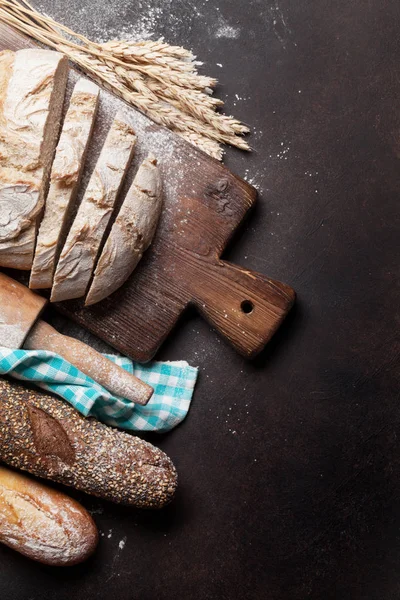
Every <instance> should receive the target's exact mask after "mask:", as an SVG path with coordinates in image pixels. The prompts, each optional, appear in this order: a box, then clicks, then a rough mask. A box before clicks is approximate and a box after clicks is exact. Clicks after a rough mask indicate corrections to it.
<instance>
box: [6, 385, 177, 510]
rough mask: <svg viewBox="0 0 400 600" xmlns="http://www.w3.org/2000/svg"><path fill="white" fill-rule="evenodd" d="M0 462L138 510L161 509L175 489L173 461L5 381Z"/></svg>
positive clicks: (142, 443) (56, 402)
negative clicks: (135, 507) (138, 508)
mask: <svg viewBox="0 0 400 600" xmlns="http://www.w3.org/2000/svg"><path fill="white" fill-rule="evenodd" d="M0 460H2V461H3V462H5V463H7V464H9V465H11V466H13V467H15V468H17V469H22V470H24V471H29V472H30V473H32V474H34V475H37V476H38V477H44V478H46V479H51V480H53V481H57V482H60V483H63V484H65V485H70V486H72V487H74V488H76V489H78V490H82V491H84V492H86V493H88V494H93V495H94V496H100V497H101V498H104V499H106V500H110V501H112V502H119V503H122V504H127V505H131V506H137V507H140V508H161V507H162V506H163V505H165V504H167V503H168V502H169V501H170V500H171V499H172V497H173V495H174V492H175V489H176V485H177V476H176V471H175V468H174V466H173V464H172V462H171V460H170V459H169V458H168V457H167V456H166V455H165V454H164V453H163V452H161V450H159V449H158V448H155V447H154V446H152V445H151V444H149V443H147V442H145V441H143V440H141V439H140V438H138V437H134V436H132V435H129V434H127V433H122V432H120V431H118V430H116V429H113V428H111V427H107V426H106V425H103V424H102V423H99V422H98V421H95V420H94V419H85V418H84V417H82V416H81V415H80V414H79V413H78V412H77V411H76V410H75V409H73V408H72V407H71V406H69V405H68V404H66V403H65V402H63V401H61V400H58V399H57V398H54V397H52V396H49V395H45V394H43V393H40V392H37V391H31V390H29V389H27V388H25V387H22V386H20V385H18V384H16V383H14V382H9V381H7V380H5V379H0Z"/></svg>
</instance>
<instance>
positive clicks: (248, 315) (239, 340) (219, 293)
mask: <svg viewBox="0 0 400 600" xmlns="http://www.w3.org/2000/svg"><path fill="white" fill-rule="evenodd" d="M198 268H199V270H200V271H201V272H199V273H198V277H197V278H196V280H195V281H197V283H194V287H195V289H194V290H193V293H194V304H195V305H196V306H197V308H198V310H199V311H200V312H201V313H202V314H203V315H204V317H205V318H206V319H207V321H208V322H209V323H210V324H211V325H213V326H214V327H215V328H216V329H217V330H218V331H219V332H220V333H221V334H222V335H223V336H224V337H225V338H226V339H227V340H228V341H229V342H230V343H231V344H232V346H234V348H235V349H236V350H237V351H238V352H240V353H241V354H243V355H244V356H246V357H248V358H252V357H254V356H255V355H256V354H258V353H259V352H260V350H262V348H263V347H264V346H265V344H266V343H267V342H268V341H269V339H270V338H271V337H272V335H273V334H274V333H275V331H276V330H277V328H278V327H279V325H280V324H281V322H282V321H283V319H284V318H285V316H286V315H287V313H288V312H289V310H290V309H291V307H292V306H293V303H294V300H295V292H294V290H292V288H290V287H289V286H287V285H285V284H283V283H280V282H278V281H273V280H272V279H268V278H267V277H265V276H264V275H261V274H260V273H256V272H254V271H249V270H247V269H243V268H242V267H238V266H237V265H234V264H232V263H229V262H226V261H222V260H218V261H216V262H215V263H214V264H210V262H209V261H206V264H204V268H202V266H201V264H200V265H198Z"/></svg>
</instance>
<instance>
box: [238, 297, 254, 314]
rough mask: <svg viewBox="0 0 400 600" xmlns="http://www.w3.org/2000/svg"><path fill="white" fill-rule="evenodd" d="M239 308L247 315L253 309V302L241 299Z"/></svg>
mask: <svg viewBox="0 0 400 600" xmlns="http://www.w3.org/2000/svg"><path fill="white" fill-rule="evenodd" d="M240 308H241V309H242V312H244V313H245V314H246V315H249V314H250V313H252V312H253V310H254V304H253V303H252V302H251V301H250V300H243V302H242V304H241V305H240Z"/></svg>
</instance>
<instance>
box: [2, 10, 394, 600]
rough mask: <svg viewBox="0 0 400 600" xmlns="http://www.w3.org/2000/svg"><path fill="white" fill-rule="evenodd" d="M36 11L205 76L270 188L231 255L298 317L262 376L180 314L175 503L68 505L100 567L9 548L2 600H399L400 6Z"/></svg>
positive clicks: (244, 172) (168, 355) (268, 356)
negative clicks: (172, 54) (54, 562)
mask: <svg viewBox="0 0 400 600" xmlns="http://www.w3.org/2000/svg"><path fill="white" fill-rule="evenodd" d="M36 5H37V6H38V7H39V8H41V9H42V10H44V11H45V12H47V13H48V14H50V15H54V16H56V17H57V18H58V19H61V20H63V21H64V22H65V23H66V24H68V25H71V26H72V27H74V28H75V29H80V31H82V32H83V33H87V34H90V35H93V36H94V37H96V38H97V39H101V38H105V37H107V32H109V33H110V35H111V36H118V35H128V36H133V35H138V36H139V37H140V36H142V37H143V36H144V37H146V36H147V37H149V36H153V37H155V38H157V37H158V36H161V35H163V36H165V39H166V40H168V41H169V42H171V43H178V44H183V45H185V46H188V47H190V48H193V50H194V51H195V52H196V53H197V54H198V56H199V58H201V59H202V60H204V61H205V63H206V66H205V72H207V73H210V74H212V75H215V76H217V77H218V78H219V79H220V82H221V83H220V87H219V89H218V93H219V95H220V96H221V97H222V98H224V99H226V107H227V111H229V112H231V113H234V114H235V115H236V116H238V117H240V118H241V119H243V120H244V121H246V122H247V123H248V124H249V125H250V126H251V128H252V131H253V134H252V137H251V143H252V145H253V147H254V153H252V154H250V155H244V154H242V153H239V152H236V151H233V150H229V151H228V152H227V156H226V164H227V165H228V166H229V167H230V168H231V169H232V170H233V171H234V172H236V173H237V174H239V175H241V176H245V177H246V178H247V179H248V180H249V181H251V182H252V183H253V184H254V185H256V186H257V187H258V189H259V192H260V199H259V203H258V207H257V209H256V210H255V211H254V213H253V215H252V216H251V218H250V219H249V220H248V221H247V223H246V225H245V226H244V227H243V229H242V231H241V233H240V234H239V235H238V236H237V238H236V239H235V243H234V244H233V245H232V247H231V249H230V250H229V252H228V253H227V256H228V257H229V258H230V259H232V260H234V261H235V262H237V263H239V264H242V265H244V266H247V267H249V268H252V269H255V270H258V271H261V272H263V273H265V274H268V275H270V276H271V277H274V278H278V279H281V280H283V281H285V282H287V283H289V284H291V285H292V286H293V287H294V288H295V289H296V291H297V293H298V302H297V305H296V308H295V309H294V310H293V312H292V314H291V315H290V317H289V318H288V319H287V321H286V323H285V324H284V326H283V327H282V328H281V330H280V331H279V332H278V334H277V335H276V336H275V338H274V339H273V341H272V342H271V343H270V344H269V346H268V348H267V349H266V350H265V352H264V353H263V354H262V356H260V357H259V358H258V359H257V360H256V361H255V362H253V363H248V362H246V361H245V360H243V359H242V358H241V357H240V356H238V355H237V354H235V352H234V351H233V350H232V349H231V348H230V347H228V346H226V345H225V344H224V342H222V341H221V340H220V339H219V338H218V337H217V336H216V334H215V333H214V332H213V331H212V330H211V329H210V328H209V326H208V325H207V324H206V323H205V322H204V321H202V320H201V319H200V318H199V317H198V316H197V315H196V314H195V313H189V314H187V315H186V316H185V318H184V319H183V320H182V321H181V323H180V324H179V327H178V328H177V330H176V331H175V333H174V334H173V335H172V336H171V337H170V339H169V340H168V342H167V343H166V344H165V345H164V347H163V348H162V351H161V352H160V354H159V357H160V358H163V359H186V360H188V361H189V362H190V363H191V364H194V365H198V366H199V367H200V372H201V374H200V379H199V383H198V387H197V390H196V395H195V398H194V401H193V405H192V408H191V411H190V414H189V416H188V418H187V420H186V422H185V423H184V424H183V425H182V426H180V427H179V428H177V429H176V430H175V431H174V432H173V433H171V434H169V435H167V436H164V437H162V438H161V437H157V436H153V438H152V441H155V442H156V443H159V445H160V446H161V447H162V448H163V449H165V451H166V452H168V454H169V455H170V456H171V457H172V458H173V459H174V461H175V463H176V465H177V468H178V470H179V474H180V489H179V493H178V496H177V498H176V501H175V502H174V503H173V504H172V505H171V506H170V507H169V508H167V509H166V510H164V511H162V512H159V513H151V512H145V513H143V512H134V511H132V510H127V509H121V508H119V507H116V506H112V505H109V504H104V503H102V502H100V501H98V500H93V499H91V498H88V497H84V496H82V495H80V494H76V495H75V496H76V497H77V498H79V499H80V500H81V501H82V503H83V504H84V505H85V506H86V507H88V508H89V509H90V510H91V511H93V513H94V518H95V520H96V522H97V524H98V526H99V528H100V530H101V532H102V538H101V544H100V547H99V550H98V552H97V554H96V556H95V557H94V558H93V559H92V560H90V561H89V562H88V563H86V564H84V565H82V566H79V567H74V568H71V569H65V570H62V569H50V568H46V567H42V566H40V565H39V566H38V565H37V564H35V563H33V562H30V561H28V560H26V559H24V558H22V557H20V556H19V555H18V554H16V553H14V552H12V551H10V550H8V549H7V548H4V547H1V546H0V561H1V569H0V598H1V599H2V600H39V599H40V600H54V599H57V600H91V599H115V600H175V599H179V600H189V599H193V600H236V599H238V600H304V599H306V598H311V599H315V600H333V599H335V600H336V599H340V600H347V599H352V600H353V599H354V600H391V599H393V600H395V599H396V600H397V599H398V598H399V597H400V567H399V565H400V439H399V431H400V428H399V426H400V401H399V371H400V368H399V355H400V344H399V299H400V298H399V264H400V260H399V258H400V257H399V237H400V236H399V233H400V232H399V229H400V227H399V206H400V160H399V158H400V100H399V99H400V36H399V31H400V4H399V2H398V0H351V1H349V0H346V1H344V0H343V1H342V0H336V1H332V0H308V1H306V0H276V1H275V0H248V1H246V2H245V1H243V0H242V1H241V0H120V1H119V2H117V1H116V0H111V1H110V0H96V1H95V0H69V1H68V2H67V0H65V1H63V2H62V1H61V0H42V2H41V3H40V4H38V3H37V4H36ZM61 325H62V326H63V327H64V330H65V331H72V332H75V333H76V334H77V335H81V334H80V332H79V331H78V330H76V328H71V327H70V326H68V325H67V324H62V323H61ZM121 541H123V543H124V542H125V546H124V548H123V549H120V542H121ZM123 543H122V544H121V546H122V545H123Z"/></svg>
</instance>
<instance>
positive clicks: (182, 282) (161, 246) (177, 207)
mask: <svg viewBox="0 0 400 600" xmlns="http://www.w3.org/2000/svg"><path fill="white" fill-rule="evenodd" d="M35 45H36V44H35V43H34V42H33V41H32V40H30V39H29V38H27V37H25V36H23V35H22V34H20V33H18V32H16V31H15V30H13V29H12V28H10V27H8V26H6V25H3V24H0V49H1V50H3V49H6V48H9V49H11V50H18V49H21V48H27V47H34V46H35ZM77 77H78V73H77V71H74V70H72V71H71V75H70V84H69V91H68V94H70V93H71V88H72V84H73V83H74V82H75V81H76V79H77ZM120 108H123V109H124V110H125V111H126V113H127V114H128V115H129V117H130V119H131V121H132V124H133V126H134V128H135V130H136V133H137V135H138V147H137V151H136V157H135V160H134V164H133V165H132V167H131V169H130V172H129V174H128V177H127V181H126V184H125V186H124V190H123V193H122V194H121V197H123V195H124V193H125V192H126V190H127V188H128V186H129V184H130V182H131V181H132V177H133V174H134V173H135V171H136V169H137V165H138V163H139V161H141V160H142V159H143V158H144V157H145V156H146V155H147V153H148V152H149V151H151V152H153V153H154V154H155V156H156V157H157V158H158V160H159V164H160V167H161V170H162V176H163V182H164V209H163V214H162V218H161V222H160V224H159V227H158V230H157V234H156V238H155V240H154V242H153V244H152V246H151V248H150V250H149V251H148V252H147V253H146V255H145V257H144V258H143V260H142V262H141V263H140V265H139V267H138V269H137V270H136V271H135V272H134V274H133V275H132V276H131V278H130V279H129V281H128V282H127V283H126V284H125V286H124V287H123V288H121V289H120V290H118V291H117V292H115V293H114V294H113V295H112V296H110V297H109V298H107V299H106V300H104V301H103V302H101V303H99V304H97V305H95V306H92V307H90V308H85V307H84V306H83V303H82V302H78V301H69V302H63V303H60V304H58V305H57V308H58V309H59V310H60V311H62V312H63V313H64V314H66V315H68V316H69V317H71V318H72V319H74V320H75V321H77V322H78V323H80V324H81V325H83V326H84V327H86V328H87V329H89V330H90V331H91V332H93V333H94V334H95V335H97V336H98V337H100V338H101V339H103V340H104V341H106V342H107V343H109V344H110V345H111V346H113V347H114V348H116V349H117V350H119V351H120V352H122V353H123V354H127V355H128V356H131V357H132V358H133V359H135V360H138V361H142V362H145V361H148V360H150V359H151V358H152V357H153V356H154V355H155V353H156V352H157V350H158V348H159V347H160V345H161V344H162V342H163V341H164V339H165V338H166V336H167V335H168V333H169V332H170V331H171V329H172V328H173V327H174V325H175V324H176V322H177V320H178V318H179V316H180V314H181V313H182V311H183V310H185V308H186V307H187V306H188V305H190V304H191V305H195V306H196V308H197V309H198V310H199V311H200V313H201V314H202V315H203V316H204V318H205V319H207V321H208V322H209V323H210V324H212V325H213V326H214V327H215V329H217V330H218V331H219V332H220V333H221V334H222V335H223V336H224V337H225V338H226V339H227V340H228V341H229V342H230V343H231V344H232V345H233V346H234V347H235V348H236V349H237V350H238V351H239V352H240V353H241V354H243V355H245V356H247V357H253V356H255V355H256V354H257V353H258V352H260V350H261V349H262V348H263V347H264V346H265V344H266V343H267V342H268V340H269V339H270V338H271V336H272V335H273V334H274V332H275V331H276V329H277V328H278V327H279V325H280V324H281V322H282V320H283V319H284V317H285V316H286V314H287V313H288V311H289V310H290V308H291V306H292V304H293V302H294V298H295V293H294V291H293V290H292V289H291V288H290V287H288V286H287V285H284V284H282V283H279V282H276V281H272V280H271V279H269V278H268V277H266V276H265V275H261V274H259V273H255V272H253V271H249V270H247V269H243V268H241V267H239V266H236V265H233V264H231V263H228V262H226V261H223V260H220V256H221V254H222V252H223V250H224V249H225V247H226V245H227V243H228V242H229V240H230V238H231V237H232V235H233V233H234V231H235V230H236V228H237V227H238V226H239V225H240V223H241V222H242V220H243V219H244V217H245V215H246V213H247V212H248V211H249V210H250V208H251V207H252V206H253V205H254V203H255V201H256V195H257V193H256V190H255V189H254V188H253V187H251V186H250V185H249V184H248V183H246V182H245V181H243V180H242V179H239V178H238V177H236V176H235V175H233V174H232V173H231V172H230V171H228V170H227V169H226V168H225V167H224V166H223V165H221V164H220V163H218V162H217V161H216V160H214V159H212V158H210V157H208V156H207V155H206V154H204V153H203V152H201V151H200V150H197V149H196V148H194V147H193V146H192V145H191V144H189V143H187V142H185V140H183V139H181V138H180V137H179V136H177V135H175V134H173V133H171V132H170V131H169V130H167V129H164V128H162V127H159V126H158V125H156V124H154V123H153V121H151V120H149V119H148V118H146V117H145V116H143V115H142V114H141V113H140V112H138V111H136V110H134V109H132V108H131V107H129V106H128V105H127V104H126V103H124V102H123V101H122V100H120V99H119V98H117V97H115V96H114V95H113V94H111V93H109V92H107V91H105V90H104V91H102V93H101V101H100V109H99V114H98V118H97V124H96V127H95V131H94V136H93V142H92V144H91V148H90V151H89V155H88V160H87V165H86V170H85V175H84V181H83V185H82V186H81V188H82V193H83V190H84V188H85V184H86V183H87V181H88V178H89V175H90V172H91V170H92V169H93V167H94V165H95V161H96V158H97V156H98V154H99V152H100V149H101V145H102V142H103V140H104V138H105V136H106V133H107V129H108V127H109V125H110V123H111V121H112V118H113V116H114V114H115V113H116V111H117V110H118V109H120ZM79 199H80V198H78V201H79Z"/></svg>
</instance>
